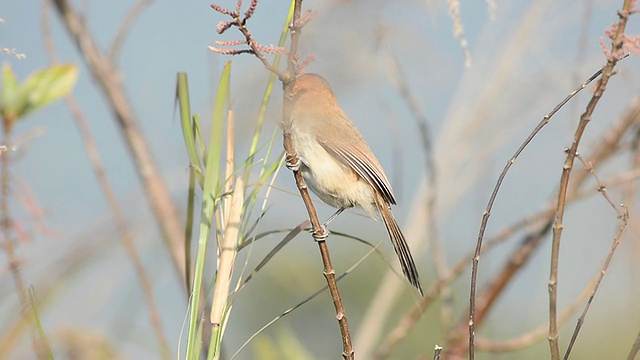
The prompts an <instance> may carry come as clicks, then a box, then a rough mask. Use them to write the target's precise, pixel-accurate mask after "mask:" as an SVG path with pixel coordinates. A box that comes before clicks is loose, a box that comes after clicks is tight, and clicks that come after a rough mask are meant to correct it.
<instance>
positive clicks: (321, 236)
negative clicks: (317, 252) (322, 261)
mask: <svg viewBox="0 0 640 360" xmlns="http://www.w3.org/2000/svg"><path fill="white" fill-rule="evenodd" d="M329 235H331V231H329V229H327V227H326V226H325V225H324V224H322V225H320V228H319V229H317V230H311V236H313V240H315V241H316V242H320V241H325V240H327V238H328V237H329Z"/></svg>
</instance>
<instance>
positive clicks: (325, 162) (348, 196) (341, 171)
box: [291, 129, 376, 217]
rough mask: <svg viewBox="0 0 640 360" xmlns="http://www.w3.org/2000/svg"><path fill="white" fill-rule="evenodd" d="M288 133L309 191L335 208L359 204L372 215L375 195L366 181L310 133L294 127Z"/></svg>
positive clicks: (373, 214)
mask: <svg viewBox="0 0 640 360" xmlns="http://www.w3.org/2000/svg"><path fill="white" fill-rule="evenodd" d="M291 135H292V136H291V140H292V144H293V147H294V149H295V151H296V154H298V156H299V158H300V159H301V161H302V165H301V167H300V171H301V172H302V176H303V178H304V180H305V183H306V184H307V186H308V187H309V189H311V191H313V192H314V193H315V194H316V195H317V196H318V197H319V198H320V199H321V200H322V201H324V202H325V203H327V204H328V205H331V206H333V207H335V208H349V207H353V206H360V207H362V208H363V209H364V210H365V211H367V212H368V213H369V214H370V215H372V216H373V217H375V212H376V207H375V199H374V197H373V196H374V195H373V191H372V189H371V186H370V185H369V184H367V183H366V182H365V181H364V180H362V179H361V178H360V177H359V176H358V175H357V174H356V173H355V172H354V171H353V170H352V169H351V168H349V167H348V166H346V165H345V164H343V163H341V162H340V161H339V160H338V159H336V158H334V157H333V156H332V155H331V154H329V153H328V152H327V151H326V150H325V149H324V148H323V147H322V145H320V143H318V141H317V139H316V137H315V136H314V135H313V134H310V133H308V132H302V131H295V129H294V131H292V134H291Z"/></svg>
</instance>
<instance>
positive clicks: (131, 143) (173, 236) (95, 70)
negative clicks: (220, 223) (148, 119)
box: [52, 0, 186, 279]
mask: <svg viewBox="0 0 640 360" xmlns="http://www.w3.org/2000/svg"><path fill="white" fill-rule="evenodd" d="M52 1H53V4H54V5H55V8H56V10H57V11H58V14H59V15H60V18H61V20H62V22H63V23H64V25H65V27H66V29H67V31H68V32H69V35H70V36H71V38H72V39H73V40H74V42H75V44H76V46H77V48H78V50H79V51H80V54H81V56H82V57H83V58H84V60H85V61H86V63H87V66H88V68H89V70H90V71H91V73H92V75H93V77H94V79H95V80H96V82H97V84H98V85H99V87H100V88H101V90H102V92H103V95H104V96H105V98H106V99H107V101H108V102H109V106H110V108H111V109H112V111H113V114H114V116H115V119H116V121H117V123H118V125H119V129H120V131H121V135H122V137H123V138H124V140H125V142H126V144H127V146H128V147H129V151H130V154H131V157H132V158H133V160H134V163H135V169H136V171H137V173H138V176H139V177H140V179H141V180H142V184H143V188H144V190H145V192H146V195H147V199H148V201H149V203H150V205H151V209H152V211H153V213H154V215H155V217H156V220H157V221H158V224H159V225H160V229H161V231H162V233H163V235H164V236H163V238H164V240H165V243H166V245H167V248H168V249H169V252H170V254H171V259H172V260H173V264H174V266H175V269H176V271H177V273H178V275H179V277H178V278H179V279H185V278H186V264H185V258H184V254H185V245H184V244H185V242H184V230H183V229H184V227H183V225H182V223H181V220H180V216H179V215H178V209H177V208H176V205H175V204H174V202H173V200H172V199H171V196H170V194H169V190H168V189H167V186H166V184H165V183H164V181H163V180H162V176H161V175H160V172H159V171H158V169H157V167H156V165H155V161H154V160H153V156H152V154H151V150H150V149H149V145H148V144H147V141H146V140H145V139H144V137H143V135H142V131H141V130H140V128H139V126H138V120H137V118H136V116H135V114H134V111H133V106H132V105H131V103H130V101H129V99H128V98H127V96H126V95H125V92H124V87H123V84H122V82H121V78H122V76H121V74H120V71H119V69H118V67H117V66H116V65H115V64H114V63H112V62H111V61H110V60H109V58H108V57H107V56H105V55H104V54H103V53H102V51H101V50H100V49H99V48H98V45H97V43H96V41H95V39H94V38H93V37H92V35H91V32H90V30H89V28H88V27H87V25H86V24H85V23H84V22H83V21H82V19H81V18H80V16H79V15H78V13H77V12H76V11H75V10H74V9H73V8H72V7H71V5H70V4H69V2H68V0H52Z"/></svg>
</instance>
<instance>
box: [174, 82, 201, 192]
mask: <svg viewBox="0 0 640 360" xmlns="http://www.w3.org/2000/svg"><path fill="white" fill-rule="evenodd" d="M176 98H177V101H178V104H179V105H180V124H181V125H182V136H183V138H184V144H185V145H186V147H187V154H188V155H189V163H190V165H191V167H192V168H194V169H195V171H196V176H197V178H198V183H199V184H200V186H202V185H203V179H202V165H201V163H200V158H199V157H198V153H197V151H196V144H195V141H196V140H195V137H196V135H195V131H194V130H193V126H192V123H191V107H190V105H189V83H188V81H187V74H185V73H183V72H179V73H178V81H177V85H176Z"/></svg>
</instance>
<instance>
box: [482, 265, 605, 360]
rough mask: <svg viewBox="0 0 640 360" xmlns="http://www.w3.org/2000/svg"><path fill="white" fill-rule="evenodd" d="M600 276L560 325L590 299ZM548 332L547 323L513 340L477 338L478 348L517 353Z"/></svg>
mask: <svg viewBox="0 0 640 360" xmlns="http://www.w3.org/2000/svg"><path fill="white" fill-rule="evenodd" d="M599 276H600V275H599V274H596V275H595V276H594V277H593V278H592V279H591V281H590V282H589V284H587V286H585V287H584V289H583V291H582V293H580V295H578V297H576V298H575V299H574V300H573V302H572V303H571V304H570V305H569V306H567V308H566V309H565V310H564V311H563V313H562V314H561V315H560V324H563V323H565V322H566V321H567V320H569V318H570V317H571V315H572V314H573V313H574V312H575V311H576V310H577V309H578V307H579V306H580V304H582V302H583V301H584V300H586V299H587V298H588V297H589V294H591V292H592V291H593V288H594V287H595V284H596V282H597V281H598V278H599ZM548 330H549V326H548V324H546V323H545V324H544V325H541V326H539V327H537V328H535V329H533V330H532V331H530V332H528V333H526V334H523V335H521V336H518V337H516V338H513V339H508V340H503V341H490V340H483V339H479V338H477V339H476V347H478V348H479V349H481V350H484V351H488V352H493V353H500V352H508V351H515V350H519V349H522V348H524V347H527V346H530V345H533V344H535V343H537V342H538V341H540V340H542V339H543V338H544V337H545V336H546V335H547V332H548Z"/></svg>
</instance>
